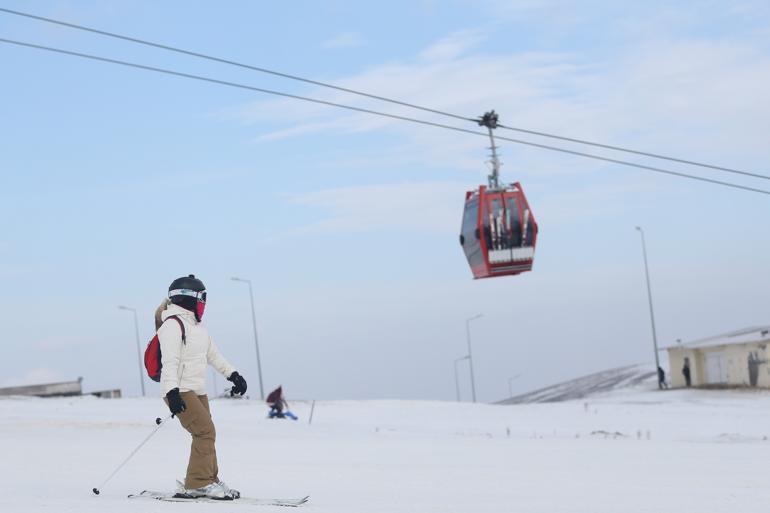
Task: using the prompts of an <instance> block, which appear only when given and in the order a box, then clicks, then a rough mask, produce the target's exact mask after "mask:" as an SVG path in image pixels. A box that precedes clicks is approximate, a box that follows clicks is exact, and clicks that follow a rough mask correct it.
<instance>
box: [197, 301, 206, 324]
mask: <svg viewBox="0 0 770 513" xmlns="http://www.w3.org/2000/svg"><path fill="white" fill-rule="evenodd" d="M205 310H206V303H204V302H203V301H198V302H197V303H196V304H195V317H196V318H197V319H198V321H200V320H201V319H203V312H204V311H205Z"/></svg>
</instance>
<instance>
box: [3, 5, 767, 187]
mask: <svg viewBox="0 0 770 513" xmlns="http://www.w3.org/2000/svg"><path fill="white" fill-rule="evenodd" d="M0 12H4V13H7V14H12V15H15V16H22V17H26V18H30V19H34V20H37V21H43V22H46V23H52V24H56V25H60V26H63V27H68V28H73V29H76V30H82V31H86V32H91V33H94V34H99V35H102V36H107V37H112V38H115V39H121V40H124V41H129V42H131V43H137V44H141V45H145V46H150V47H154V48H159V49H162V50H167V51H170V52H176V53H180V54H184V55H189V56H192V57H197V58H200V59H206V60H209V61H213V62H219V63H222V64H228V65H231V66H237V67H240V68H244V69H249V70H252V71H258V72H260V73H267V74H270V75H274V76H278V77H282V78H287V79H290V80H297V81H300V82H305V83H307V84H313V85H316V86H320V87H326V88H329V89H335V90H338V91H342V92H345V93H349V94H355V95H358V96H363V97H366V98H371V99H374V100H379V101H384V102H388V103H392V104H395V105H401V106H403V107H409V108H412V109H417V110H421V111H424V112H430V113H432V114H438V115H441V116H446V117H450V118H454V119H459V120H462V121H470V122H474V123H475V122H476V121H477V120H476V119H474V118H469V117H466V116H460V115H457V114H453V113H451V112H446V111H442V110H438V109H433V108H430V107H425V106H422V105H417V104H414V103H409V102H404V101H401V100H395V99H393V98H387V97H385V96H380V95H376V94H371V93H367V92H364V91H359V90H356V89H350V88H347V87H342V86H337V85H334V84H329V83H327V82H321V81H319V80H313V79H309V78H305V77H300V76H298V75H292V74H289V73H284V72H281V71H276V70H271V69H268V68H264V67H259V66H253V65H250V64H244V63H242V62H238V61H234V60H231V59H224V58H221V57H215V56H213V55H207V54H204V53H200V52H195V51H192V50H185V49H183V48H179V47H175V46H170V45H165V44H162V43H156V42H153V41H148V40H146V39H140V38H136V37H131V36H125V35H122V34H118V33H115V32H109V31H106V30H101V29H96V28H93V27H86V26H84V25H79V24H76V23H69V22H66V21H62V20H57V19H54V18H47V17H44V16H38V15H35V14H30V13H26V12H21V11H16V10H13V9H7V8H4V7H0ZM498 126H499V127H500V128H505V129H507V130H514V131H518V132H522V133H527V134H530V135H536V136H540V137H548V138H552V139H558V140H562V141H568V142H572V143H577V144H585V145H589V146H595V147H598V148H604V149H608V150H613V151H620V152H625V153H631V154H634V155H640V156H644V157H650V158H656V159H661V160H667V161H671V162H677V163H680V164H686V165H690V166H698V167H703V168H708V169H713V170H716V171H723V172H726V173H733V174H740V175H744V176H750V177H753V178H760V179H764V180H770V176H768V175H764V174H760V173H753V172H749V171H741V170H738V169H733V168H728V167H724V166H717V165H714V164H706V163H703V162H696V161H694V160H687V159H682V158H677V157H670V156H667V155H661V154H659V153H652V152H646V151H639V150H634V149H631V148H625V147H622V146H615V145H610V144H603V143H597V142H593V141H587V140H585V139H578V138H574V137H566V136H561V135H556V134H550V133H547V132H539V131H535V130H529V129H525V128H518V127H512V126H506V125H502V124H498Z"/></svg>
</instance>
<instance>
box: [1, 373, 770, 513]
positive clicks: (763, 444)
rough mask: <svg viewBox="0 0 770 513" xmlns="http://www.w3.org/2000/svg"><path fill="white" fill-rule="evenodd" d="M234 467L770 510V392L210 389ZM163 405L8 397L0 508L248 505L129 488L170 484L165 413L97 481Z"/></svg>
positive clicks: (342, 502) (284, 491) (374, 493)
mask: <svg viewBox="0 0 770 513" xmlns="http://www.w3.org/2000/svg"><path fill="white" fill-rule="evenodd" d="M212 410H213V414H214V418H215V422H216V424H217V431H218V442H217V448H218V453H219V459H220V468H221V477H222V478H223V479H225V480H226V481H227V482H228V483H229V484H230V485H232V486H235V487H236V488H240V489H241V491H242V492H243V493H244V495H249V496H257V497H283V496H285V497H293V496H302V495H306V494H309V495H311V502H310V503H309V504H308V505H307V506H304V507H303V508H301V509H300V510H297V511H307V512H308V513H310V512H317V513H327V512H328V513H332V512H333V513H346V512H349V513H366V512H391V513H407V512H410V513H411V512H414V513H430V512H446V513H455V512H458V513H459V512H467V513H481V512H516V513H525V512H543V513H557V512H576V513H577V512H579V513H595V512H607V513H617V512H619V511H622V512H624V513H635V512H656V513H660V512H674V511H677V512H685V513H686V512H707V513H717V512H731V513H735V512H741V513H748V512H754V511H757V512H759V511H769V510H770V480H768V478H767V476H766V475H765V470H766V469H767V468H768V467H767V465H768V461H770V440H768V437H770V394H768V393H765V392H756V391H704V390H677V391H664V392H658V391H656V390H651V389H650V385H649V384H645V385H643V386H641V387H636V388H631V389H625V390H619V391H614V392H611V393H608V394H606V395H604V396H600V397H594V398H591V399H590V400H589V401H588V402H586V401H584V400H578V401H567V402H561V403H547V404H519V405H507V406H503V405H483V404H475V405H474V404H466V403H451V402H418V401H323V402H318V403H316V405H315V412H314V415H313V422H312V424H308V415H309V413H310V403H303V402H295V403H292V410H293V411H294V412H295V413H297V414H298V415H299V416H300V420H299V421H297V422H293V421H288V420H287V421H279V420H267V419H265V418H264V415H265V413H266V409H265V408H264V406H263V405H262V404H260V403H259V402H255V401H248V400H240V401H239V400H227V399H217V400H214V401H213V402H212ZM164 414H165V407H164V405H163V404H162V403H161V401H160V399H153V398H147V399H139V398H136V399H112V400H110V399H96V398H91V397H79V398H63V399H30V398H6V399H0V458H1V459H0V461H1V463H0V465H1V466H0V512H3V513H22V512H23V513H27V512H52V513H53V512H56V513H63V512H78V513H87V512H99V513H104V512H109V513H123V512H174V513H176V512H179V511H182V510H184V511H194V512H204V511H218V512H224V511H228V512H233V511H235V512H237V511H248V510H250V509H254V508H257V510H258V511H283V512H286V511H288V510H286V509H283V508H280V509H279V508H276V507H273V506H247V505H239V504H237V503H235V504H233V503H222V504H177V503H159V502H156V501H136V500H128V499H126V495H127V494H129V493H132V492H137V491H141V490H143V489H172V488H173V487H174V479H175V478H177V477H182V476H183V475H184V470H185V466H186V459H187V451H188V447H189V435H187V433H186V432H185V431H184V430H183V429H182V428H181V427H180V426H179V425H178V423H177V422H176V421H173V422H172V423H169V424H168V425H165V426H163V427H162V428H161V429H160V430H159V431H158V433H157V434H156V435H155V436H154V437H153V438H152V439H151V440H150V441H149V442H148V443H147V445H145V447H144V448H143V449H142V450H141V451H140V452H139V453H137V455H136V456H135V457H134V458H133V459H132V460H131V461H130V462H129V463H128V464H127V465H126V467H124V468H123V470H121V471H120V472H119V473H118V474H117V475H116V477H115V478H114V479H113V480H112V481H111V482H110V483H108V484H107V485H106V486H104V487H103V489H102V494H101V495H100V496H99V497H96V496H93V495H92V493H91V488H93V487H95V486H98V485H99V484H100V483H101V481H102V480H104V479H105V478H106V477H107V476H108V475H109V473H110V472H111V471H112V470H113V469H114V468H115V467H116V465H117V464H118V463H120V462H121V461H122V460H123V459H124V458H125V457H126V456H127V455H128V454H129V453H130V452H131V451H132V450H133V449H134V448H135V447H136V446H137V445H138V444H139V443H140V442H141V441H142V440H143V439H144V438H145V437H146V436H147V435H148V434H149V433H150V432H151V431H152V430H153V428H154V419H155V417H156V416H161V415H164Z"/></svg>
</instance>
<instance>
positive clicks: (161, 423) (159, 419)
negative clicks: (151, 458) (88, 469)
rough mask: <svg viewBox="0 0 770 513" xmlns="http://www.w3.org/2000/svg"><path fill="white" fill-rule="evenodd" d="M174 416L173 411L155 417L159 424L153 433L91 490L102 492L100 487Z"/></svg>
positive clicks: (96, 492)
mask: <svg viewBox="0 0 770 513" xmlns="http://www.w3.org/2000/svg"><path fill="white" fill-rule="evenodd" d="M173 416H174V414H173V413H172V414H171V415H169V416H167V417H165V418H163V419H161V418H160V417H158V418H156V419H155V423H156V424H157V426H156V427H155V429H153V430H152V433H150V434H149V435H147V438H145V439H144V441H143V442H142V443H140V444H139V446H138V447H137V448H136V449H134V451H133V452H132V453H131V454H129V455H128V458H126V459H125V460H123V463H121V464H120V465H118V468H116V469H115V470H113V471H112V474H110V477H108V478H107V479H105V480H104V481H103V482H102V484H100V485H99V486H97V487H96V488H94V489H92V490H91V491H92V492H94V494H96V495H99V493H100V489H101V488H102V487H103V486H104V485H106V484H107V482H108V481H109V480H110V479H112V478H113V477H115V474H117V473H118V470H120V469H122V468H123V465H125V464H126V463H128V460H130V459H131V458H132V457H133V456H134V454H136V453H137V452H138V451H139V449H141V448H142V446H143V445H144V444H146V443H147V440H149V439H150V438H152V435H154V434H155V433H157V432H158V430H159V429H160V428H161V426H163V424H165V423H166V421H167V420H168V419H170V418H172V417H173Z"/></svg>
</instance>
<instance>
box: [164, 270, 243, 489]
mask: <svg viewBox="0 0 770 513" xmlns="http://www.w3.org/2000/svg"><path fill="white" fill-rule="evenodd" d="M168 299H169V304H168V306H167V307H166V309H165V310H162V306H163V305H161V308H160V309H159V310H162V311H161V315H160V317H161V321H162V324H161V326H160V328H159V329H158V340H159V341H160V348H161V355H162V356H161V362H162V368H161V376H160V385H161V392H162V394H163V395H164V401H165V402H166V404H167V405H168V407H169V409H170V410H171V413H172V414H174V415H176V416H177V418H179V422H180V423H181V424H182V427H184V428H185V429H186V430H187V431H188V432H189V433H190V434H191V435H192V447H191V448H190V459H189V463H188V465H187V476H186V477H185V482H184V486H183V489H180V490H178V491H177V492H178V493H180V494H183V495H185V496H188V497H211V498H215V499H237V498H238V497H240V495H241V494H240V492H239V491H238V490H234V489H232V488H230V487H228V486H227V485H226V484H225V483H224V482H223V481H220V479H219V475H218V473H219V469H218V466H217V453H216V448H215V445H214V444H215V439H216V430H215V428H214V422H213V421H212V419H211V413H210V410H209V401H208V397H207V396H206V368H207V364H209V365H211V366H213V367H214V368H215V369H216V370H217V371H219V372H220V373H221V374H222V375H224V376H225V377H226V378H227V380H228V381H231V382H232V383H233V387H232V393H234V394H240V395H243V394H244V393H245V392H246V380H245V379H243V377H242V376H241V375H240V374H238V371H236V370H235V368H234V367H233V366H232V365H230V364H229V363H228V362H227V360H225V359H224V357H223V356H222V355H221V354H220V353H219V350H218V349H217V346H216V345H214V341H213V340H211V337H210V336H209V332H208V330H207V329H206V327H205V326H204V325H203V323H202V322H201V319H202V318H203V311H204V309H205V307H206V287H205V286H204V285H203V282H202V281H200V280H199V279H197V278H196V277H195V275H193V274H191V275H189V276H186V277H182V278H178V279H176V280H174V281H173V282H172V283H171V286H170V287H169V288H168ZM171 317H175V318H176V319H178V320H179V321H180V322H181V324H180V322H174V321H171V322H166V321H167V320H168V319H169V318H171ZM183 327H184V329H183Z"/></svg>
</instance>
